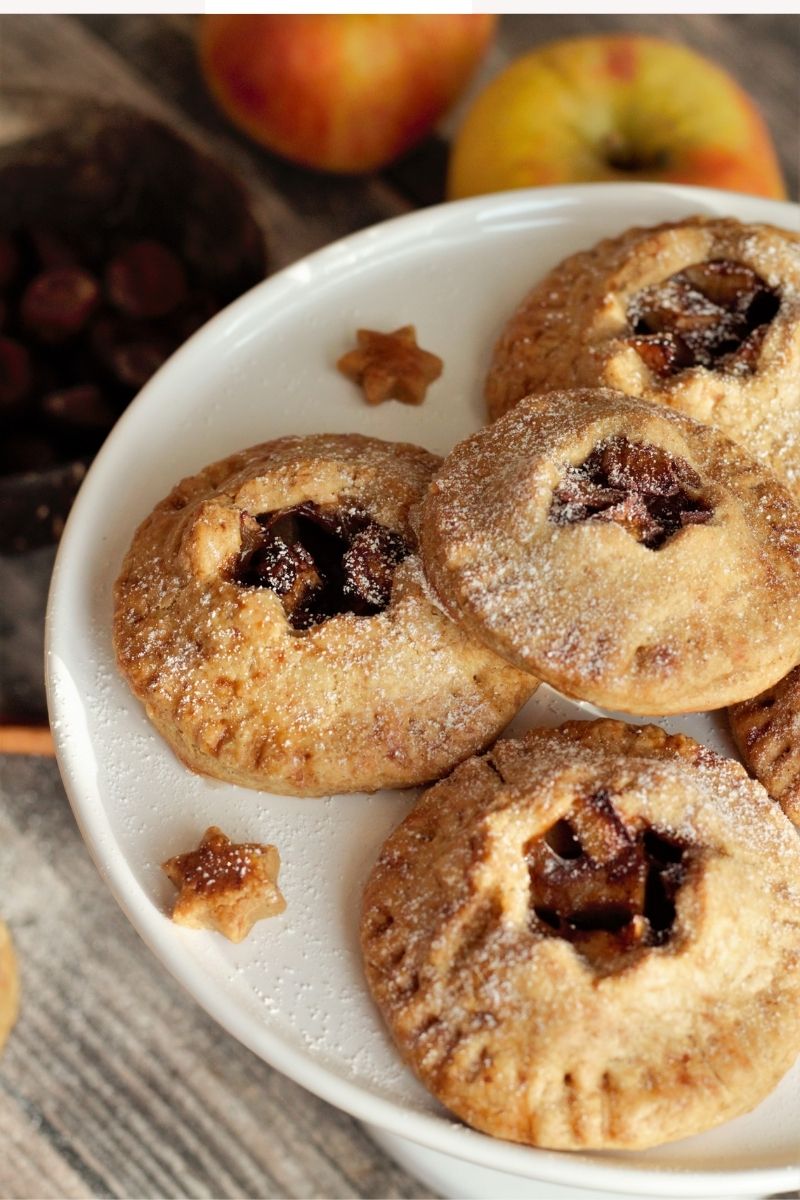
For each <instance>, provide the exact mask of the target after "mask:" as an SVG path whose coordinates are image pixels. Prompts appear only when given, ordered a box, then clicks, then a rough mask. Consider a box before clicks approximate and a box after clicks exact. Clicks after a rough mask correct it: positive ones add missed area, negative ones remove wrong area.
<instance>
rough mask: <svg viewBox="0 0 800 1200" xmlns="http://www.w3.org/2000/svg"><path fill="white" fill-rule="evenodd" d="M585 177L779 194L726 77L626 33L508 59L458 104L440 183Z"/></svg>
mask: <svg viewBox="0 0 800 1200" xmlns="http://www.w3.org/2000/svg"><path fill="white" fill-rule="evenodd" d="M596 180H609V181H614V182H620V181H623V180H633V181H645V180H652V181H658V182H663V183H687V184H697V185H702V186H704V187H713V188H723V189H726V190H729V191H735V192H747V193H751V194H753V195H757V196H770V197H773V198H775V199H782V198H783V197H785V195H786V189H785V186H784V183H783V179H782V177H781V172H780V167H779V165H778V160H777V157H776V154H775V150H774V147H773V145H772V140H771V138H770V135H769V132H768V130H767V127H766V125H765V124H764V122H763V120H762V118H761V116H760V114H759V112H758V110H757V109H756V107H755V105H754V104H753V101H752V100H751V99H750V97H749V96H748V95H747V93H746V92H745V91H743V89H742V88H740V87H739V85H738V84H737V83H736V82H735V80H734V79H732V78H731V76H730V75H728V74H727V73H726V72H725V71H723V70H722V69H721V68H720V67H718V66H716V65H715V64H714V63H712V62H709V61H708V59H705V58H703V57H702V56H701V55H699V54H697V53H695V52H694V51H693V50H689V49H688V48H687V47H685V46H681V45H677V44H675V43H672V42H665V41H661V40H660V39H659V38H651V37H642V36H637V35H625V36H608V37H585V38H570V39H567V40H565V41H559V42H552V43H550V44H549V45H546V46H543V47H542V48H541V49H540V50H536V51H534V52H533V53H532V54H528V55H526V56H524V57H523V58H520V59H518V60H517V61H516V62H514V63H512V64H511V65H510V66H509V67H508V68H507V69H506V70H505V71H503V73H502V74H501V75H499V76H498V77H497V78H496V79H494V80H493V81H492V82H491V83H490V84H489V85H488V86H487V87H486V88H485V89H484V91H482V92H481V93H480V95H479V96H478V97H477V99H476V101H475V103H474V104H473V106H472V108H471V109H470V110H469V112H468V113H467V116H466V118H465V120H464V123H463V125H462V126H461V128H460V130H459V132H458V135H457V137H456V140H455V144H454V147H453V152H452V155H451V159H450V169H449V178H448V195H449V197H450V198H451V199H456V198H460V197H463V196H474V195H479V194H481V193H484V192H495V191H504V190H505V189H507V188H518V187H531V186H539V185H542V184H563V183H586V182H589V181H596Z"/></svg>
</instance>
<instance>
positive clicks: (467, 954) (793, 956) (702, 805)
mask: <svg viewBox="0 0 800 1200" xmlns="http://www.w3.org/2000/svg"><path fill="white" fill-rule="evenodd" d="M798 880H800V841H799V840H798V838H797V836H796V832H795V830H794V829H793V828H792V826H791V825H790V823H789V822H788V821H787V820H786V818H785V817H784V815H783V814H782V813H781V811H780V810H779V809H778V808H777V806H776V805H775V804H773V803H772V802H771V801H770V799H769V797H768V796H767V794H766V792H765V791H764V789H763V788H762V787H761V785H760V784H758V783H755V782H753V781H752V780H750V779H749V778H748V777H747V774H746V772H745V771H744V769H743V768H742V767H741V766H739V764H738V763H734V762H731V761H728V760H726V759H723V758H720V757H719V756H718V755H716V754H715V753H713V752H712V751H710V750H708V749H706V748H705V747H703V746H700V745H698V744H697V743H696V742H694V741H692V739H691V738H687V737H683V736H673V737H670V736H668V735H667V734H666V733H665V732H664V731H663V730H661V729H659V728H657V727H655V726H644V727H636V726H630V725H624V724H622V723H621V722H619V721H605V720H604V721H592V722H569V723H567V724H566V725H563V726H561V727H560V728H559V729H539V730H535V731H533V732H531V733H529V734H527V735H526V736H525V737H524V738H522V739H520V740H517V741H500V742H498V743H497V744H496V746H495V747H494V748H493V750H492V751H491V752H490V753H489V754H487V755H485V756H483V757H480V758H477V757H476V758H472V759H470V760H468V761H467V762H465V763H462V764H461V766H459V767H458V768H456V770H455V771H454V772H453V773H452V775H450V776H449V778H448V779H446V780H444V781H443V782H441V783H439V784H437V785H436V786H434V787H433V788H431V789H430V790H429V791H427V792H425V793H424V794H423V796H422V797H421V798H420V800H419V802H418V803H417V805H416V807H415V808H414V809H413V810H412V812H411V813H410V815H409V816H408V817H407V818H406V819H405V821H403V823H402V824H401V825H400V826H399V828H398V829H397V830H395V832H394V833H393V834H391V835H390V837H389V838H388V840H387V841H386V842H385V844H384V846H383V848H382V850H381V854H380V858H379V860H378V862H377V864H376V866H375V867H374V869H373V871H372V874H371V875H370V877H369V879H368V881H367V884H366V888H365V892H364V901H363V914H362V924H361V944H362V950H363V956H364V964H365V969H366V976H367V981H368V983H369V986H370V989H371V991H372V994H373V996H374V998H375V1000H376V1002H377V1004H378V1007H379V1008H380V1010H381V1012H382V1014H383V1016H384V1018H385V1020H386V1022H387V1024H388V1026H389V1028H390V1030H391V1033H392V1036H393V1037H394V1040H395V1042H396V1043H397V1046H398V1048H399V1050H400V1053H401V1054H402V1055H403V1058H404V1059H405V1060H406V1062H407V1063H408V1064H409V1065H410V1066H411V1067H412V1068H413V1070H414V1071H415V1072H416V1073H417V1074H418V1076H419V1077H420V1079H421V1080H422V1082H423V1083H424V1084H425V1086H426V1087H428V1088H429V1089H430V1091H431V1092H433V1094H434V1095H435V1096H436V1097H437V1098H438V1099H439V1100H440V1101H441V1102H442V1103H443V1104H445V1105H446V1106H447V1107H448V1108H449V1109H451V1110H452V1111H453V1112H454V1113H456V1114H457V1115H458V1116H459V1117H461V1118H462V1119H463V1120H464V1121H466V1122H468V1123H469V1124H470V1125H473V1126H474V1127H475V1128H477V1129H481V1130H483V1131H485V1132H487V1133H490V1134H493V1135H495V1136H496V1137H502V1138H508V1139H510V1140H512V1141H517V1142H525V1143H530V1144H533V1145H537V1146H549V1147H554V1148H559V1149H584V1148H593V1149H639V1148H643V1147H646V1146H651V1145H654V1144H656V1143H660V1142H666V1141H671V1140H673V1139H676V1138H681V1137H688V1136H689V1135H691V1134H695V1133H699V1132H701V1131H702V1130H705V1129H708V1128H710V1127H712V1126H714V1125H717V1124H719V1123H721V1122H722V1121H725V1120H728V1119H730V1118H732V1117H735V1116H738V1115H740V1114H741V1113H745V1112H747V1111H748V1110H749V1109H751V1108H753V1107H754V1106H755V1105H756V1104H758V1102H759V1101H760V1100H761V1099H762V1098H763V1097H764V1096H765V1095H766V1094H767V1093H768V1092H769V1091H770V1090H771V1089H772V1088H773V1087H774V1085H775V1084H776V1083H777V1081H778V1080H779V1079H780V1078H781V1076H782V1075H783V1074H784V1073H785V1072H786V1071H787V1070H788V1069H789V1067H790V1066H791V1065H792V1063H793V1061H794V1059H795V1058H796V1056H797V1054H798V1053H799V1052H800V890H799V889H798Z"/></svg>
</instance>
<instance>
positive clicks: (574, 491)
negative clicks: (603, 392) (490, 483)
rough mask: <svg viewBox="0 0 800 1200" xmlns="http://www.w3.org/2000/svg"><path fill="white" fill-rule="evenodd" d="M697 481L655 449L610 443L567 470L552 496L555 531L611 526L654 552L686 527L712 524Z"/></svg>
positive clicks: (678, 461)
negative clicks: (593, 523) (561, 527)
mask: <svg viewBox="0 0 800 1200" xmlns="http://www.w3.org/2000/svg"><path fill="white" fill-rule="evenodd" d="M701 485H702V481H701V479H700V476H699V475H698V474H697V472H696V471H695V470H694V469H693V468H692V467H690V466H689V464H688V462H686V460H685V459H683V458H678V457H675V456H673V455H671V454H668V453H667V452H666V451H665V450H662V449H661V448H660V447H659V446H653V445H649V444H647V443H644V442H631V441H629V440H628V439H627V438H626V437H616V438H610V439H609V440H608V441H604V442H600V443H599V444H598V445H597V446H595V448H594V450H593V451H592V453H591V454H590V455H589V457H588V458H587V459H585V460H584V462H582V463H580V464H579V465H578V466H574V467H570V468H569V469H568V470H567V472H566V473H565V475H564V478H563V479H562V480H561V483H560V484H559V486H558V487H557V489H556V490H555V492H554V493H553V499H552V502H551V505H550V512H549V517H550V520H551V521H553V522H554V523H555V524H556V525H573V524H576V523H577V522H579V521H614V522H615V523H616V524H617V525H621V526H622V527H623V529H625V530H627V532H628V533H630V534H631V536H632V537H634V538H636V540H637V542H642V543H643V544H644V545H645V546H647V548H648V549H649V550H658V549H660V547H661V546H663V545H664V543H665V542H666V541H668V540H669V538H671V537H672V536H673V535H674V534H675V533H677V532H678V530H680V529H683V528H684V527H685V526H687V525H703V524H705V523H706V522H707V521H710V520H711V517H712V516H713V512H714V510H713V507H712V506H711V505H710V504H709V503H708V502H707V501H706V500H704V499H703V497H702V496H701V495H699V494H698V493H699V492H700V489H701Z"/></svg>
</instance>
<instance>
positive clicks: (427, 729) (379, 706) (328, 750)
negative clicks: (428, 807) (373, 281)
mask: <svg viewBox="0 0 800 1200" xmlns="http://www.w3.org/2000/svg"><path fill="white" fill-rule="evenodd" d="M439 461H440V460H439V459H438V458H436V457H435V456H434V455H432V454H429V453H428V452H427V451H426V450H422V449H420V448H418V447H416V446H410V445H401V444H394V443H389V442H382V441H378V440H377V439H374V438H366V437H360V436H358V435H355V434H350V435H338V434H330V435H319V436H310V437H286V438H281V439H278V440H277V441H273V442H267V443H264V444H262V445H258V446H254V447H252V448H251V449H248V450H244V451H241V452H240V453H238V454H233V455H231V456H230V457H229V458H226V459H223V460H222V461H221V462H216V463H213V464H212V465H211V466H209V467H206V468H205V469H204V470H203V471H201V472H200V473H199V474H197V475H194V476H192V477H190V478H188V479H185V480H183V482H182V483H180V484H178V486H177V487H176V488H174V489H173V491H172V492H171V493H170V495H169V496H168V497H167V498H166V499H165V500H163V501H162V502H161V503H160V504H158V505H157V506H156V508H155V510H154V511H153V513H152V514H151V515H150V516H149V517H148V518H147V519H146V520H145V521H144V522H143V524H142V525H141V526H140V527H139V529H138V531H137V533H136V535H135V537H134V539H133V543H132V546H131V548H130V550H129V551H128V553H127V555H126V557H125V560H124V563H123V566H122V571H121V574H120V576H119V579H118V580H117V583H116V587H115V612H114V642H115V648H116V653H117V658H118V662H119V665H120V667H121V669H122V671H123V673H124V675H125V676H126V678H127V679H128V681H129V683H130V685H131V687H132V689H133V691H134V692H135V694H136V695H137V696H138V697H139V699H140V700H141V701H142V702H143V704H144V705H145V707H146V710H147V714H148V716H149V717H150V719H151V720H152V721H153V723H154V724H155V726H156V727H157V729H158V730H159V731H160V732H161V733H162V734H163V736H164V737H165V738H166V739H167V741H168V742H169V743H170V745H171V746H172V747H173V749H174V750H175V752H176V753H177V754H178V756H179V757H180V758H181V759H182V760H183V761H184V762H185V763H186V765H187V766H189V767H191V768H192V769H193V770H195V771H199V772H201V773H204V774H207V775H212V776H214V777H216V778H218V779H223V780H226V781H229V782H231V783H236V784H241V785H243V786H245V787H253V788H261V789H264V790H267V791H276V792H280V793H292V794H296V795H324V794H328V793H332V792H350V791H360V790H364V791H373V790H375V789H377V788H381V787H407V786H409V785H412V784H417V783H421V782H423V781H427V780H430V779H434V778H438V777H439V776H440V775H441V774H443V773H444V772H445V771H447V770H449V769H450V768H451V767H452V766H454V765H455V763H457V762H459V761H461V759H463V758H465V757H466V756H467V755H469V754H472V753H473V752H474V751H475V750H476V749H477V748H478V747H482V746H485V745H487V744H488V743H489V742H490V741H491V740H492V739H493V738H494V737H496V735H497V734H498V732H499V731H500V730H501V729H502V728H503V727H504V726H505V725H506V723H507V722H508V721H509V720H510V719H511V717H512V716H513V715H514V713H515V712H516V711H517V710H518V708H519V707H520V706H521V705H522V704H523V703H524V701H525V700H526V699H527V698H528V696H530V695H531V693H532V692H533V691H534V689H535V687H536V681H535V680H532V679H531V677H530V676H529V675H526V674H523V673H522V672H520V671H518V670H515V669H514V668H512V667H510V666H509V665H508V664H507V663H506V662H504V661H503V660H502V659H500V658H498V657H497V656H496V655H494V654H493V653H492V652H491V651H489V650H487V649H486V648H485V647H484V646H483V645H482V644H481V643H480V642H478V641H476V640H474V639H473V638H471V637H470V636H469V635H468V634H467V633H465V632H464V631H463V630H461V629H460V628H459V627H458V626H457V625H455V624H454V623H453V622H452V621H450V620H449V619H448V618H447V616H446V615H445V614H444V613H443V612H442V611H441V610H440V609H439V608H438V607H437V606H436V605H435V604H434V603H433V601H432V600H431V599H430V598H429V596H428V595H427V593H426V590H425V587H424V583H423V579H422V574H421V568H420V564H419V560H418V557H417V554H416V542H415V537H414V533H413V531H412V529H411V527H410V524H409V510H410V508H411V507H412V505H414V504H415V503H416V502H417V501H418V500H419V498H420V496H421V495H422V492H423V491H424V489H425V487H426V486H427V484H428V482H429V481H430V479H431V477H432V475H433V474H434V472H435V471H436V469H437V467H438V466H439ZM309 501H310V502H314V503H316V504H318V505H323V506H324V505H334V506H335V505H339V504H345V505H347V506H351V507H352V506H355V507H357V508H358V509H360V510H364V511H366V512H368V513H369V514H370V517H371V518H372V519H374V520H375V521H378V522H380V523H381V524H382V526H384V527H385V529H387V530H389V531H392V533H393V535H394V536H396V537H402V538H403V539H404V540H405V543H406V545H407V546H408V549H409V553H408V554H407V556H406V557H405V558H404V559H403V561H401V562H400V563H399V565H397V567H396V569H395V571H394V576H393V580H392V584H391V598H390V601H389V603H388V606H387V607H386V608H385V609H384V610H383V611H381V612H379V613H378V614H377V615H373V616H362V615H356V613H354V612H342V613H339V614H338V615H335V616H332V617H331V618H330V619H328V620H325V621H323V622H322V623H320V624H316V625H314V626H313V627H311V628H307V629H303V630H298V629H294V628H292V627H291V626H290V624H289V622H288V619H287V613H286V611H285V609H284V604H283V601H282V600H281V598H280V597H279V595H278V594H276V592H275V591H273V590H272V589H271V588H270V587H251V586H240V585H239V584H238V583H237V582H235V581H234V580H233V579H232V578H231V564H232V563H234V562H235V561H236V559H237V556H238V555H240V553H241V552H242V544H243V521H245V522H247V521H250V522H251V523H252V518H253V517H255V516H258V515H259V514H261V513H266V512H272V511H275V510H282V509H284V508H286V507H287V506H289V507H290V506H293V505H299V504H302V503H305V502H309ZM243 514H245V516H244V517H243Z"/></svg>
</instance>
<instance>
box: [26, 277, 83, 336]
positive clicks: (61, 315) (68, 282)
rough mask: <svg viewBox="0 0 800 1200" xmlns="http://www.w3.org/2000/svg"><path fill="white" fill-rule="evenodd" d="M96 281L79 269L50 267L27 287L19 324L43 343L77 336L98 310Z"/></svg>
mask: <svg viewBox="0 0 800 1200" xmlns="http://www.w3.org/2000/svg"><path fill="white" fill-rule="evenodd" d="M99 298H100V288H99V285H98V283H97V280H96V279H95V278H94V276H93V275H91V274H90V273H89V272H88V271H85V270H83V269H82V268H81V267H52V268H51V269H50V270H47V271H42V273H41V274H40V275H37V276H36V277H35V278H34V279H32V280H31V282H30V283H29V284H28V286H27V287H26V289H25V291H24V292H23V295H22V300H21V303H20V310H21V314H22V321H23V324H24V325H25V327H26V329H29V330H30V331H31V333H33V334H34V335H35V336H36V337H38V338H39V339H41V341H44V342H60V341H63V340H64V339H65V338H68V337H71V336H73V335H74V334H76V333H79V332H80V331H81V330H82V329H83V327H84V326H85V325H86V323H87V321H88V320H89V317H90V316H91V315H92V313H93V312H94V309H95V308H96V307H97V303H98V301H99Z"/></svg>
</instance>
